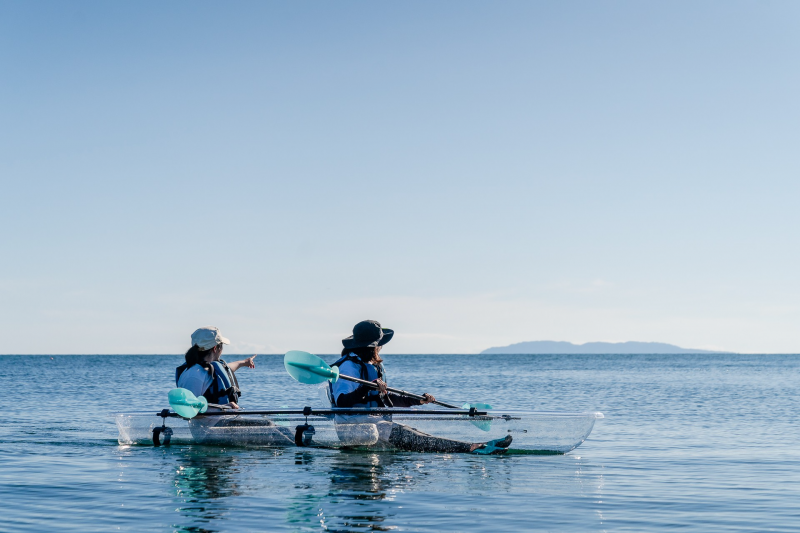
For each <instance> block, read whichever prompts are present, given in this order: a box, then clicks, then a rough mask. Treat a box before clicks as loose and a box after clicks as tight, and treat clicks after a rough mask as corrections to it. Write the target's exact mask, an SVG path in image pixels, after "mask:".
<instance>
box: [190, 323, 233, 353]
mask: <svg viewBox="0 0 800 533" xmlns="http://www.w3.org/2000/svg"><path fill="white" fill-rule="evenodd" d="M220 343H222V344H230V343H231V341H229V340H228V339H226V338H225V337H223V336H222V335H220V334H219V328H215V327H214V326H205V327H202V328H200V329H198V330H197V331H195V332H194V333H192V346H194V345H195V344H196V345H197V347H198V348H200V349H201V350H203V351H205V350H210V349H211V348H213V347H214V346H216V345H217V344H220Z"/></svg>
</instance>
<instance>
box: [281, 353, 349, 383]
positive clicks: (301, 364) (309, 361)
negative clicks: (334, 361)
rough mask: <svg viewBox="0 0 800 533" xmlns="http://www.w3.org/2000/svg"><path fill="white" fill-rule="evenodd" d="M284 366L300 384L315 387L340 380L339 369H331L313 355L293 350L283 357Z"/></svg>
mask: <svg viewBox="0 0 800 533" xmlns="http://www.w3.org/2000/svg"><path fill="white" fill-rule="evenodd" d="M283 366H284V367H286V371H287V372H288V373H289V375H290V376H292V377H293V378H294V379H296V380H297V381H299V382H300V383H305V384H307V385H313V384H315V383H322V382H323V381H333V382H335V381H336V380H337V379H339V369H338V368H337V367H333V368H331V367H330V366H328V364H327V363H326V362H325V361H323V360H322V359H320V358H319V357H317V356H316V355H314V354H313V353H308V352H301V351H300V350H292V351H291V352H286V355H284V356H283Z"/></svg>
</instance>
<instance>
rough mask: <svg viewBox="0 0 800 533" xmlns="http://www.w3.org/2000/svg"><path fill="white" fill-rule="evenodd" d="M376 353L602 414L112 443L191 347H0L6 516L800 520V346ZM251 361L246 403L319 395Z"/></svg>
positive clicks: (442, 395)
mask: <svg viewBox="0 0 800 533" xmlns="http://www.w3.org/2000/svg"><path fill="white" fill-rule="evenodd" d="M382 355H384V356H385V359H386V365H387V369H388V372H389V376H390V378H391V384H392V385H394V386H397V387H401V388H404V389H406V390H410V391H415V392H426V391H427V392H431V393H433V394H435V395H436V396H437V398H439V399H441V400H445V401H446V400H451V401H454V402H463V401H484V402H488V403H491V404H493V406H494V407H495V408H525V409H541V410H564V411H586V410H591V411H595V410H597V411H602V412H603V413H604V414H605V418H604V419H601V420H598V421H597V424H595V427H594V431H593V432H592V434H591V435H590V436H589V438H588V439H587V440H586V442H585V443H584V444H583V445H582V446H580V447H579V448H577V449H576V450H574V451H573V452H571V453H569V454H567V455H561V456H506V457H503V456H473V455H439V454H422V453H387V452H384V453H364V452H351V451H337V450H322V449H298V448H285V449H244V448H213V447H203V446H172V447H161V448H153V447H150V446H120V445H119V444H118V443H117V430H116V427H115V425H114V421H113V418H112V417H111V416H110V413H112V412H115V411H137V410H142V409H153V410H158V409H161V408H163V407H165V406H166V397H167V391H169V389H170V388H172V387H173V376H174V369H175V367H176V366H177V365H178V364H180V363H181V362H182V359H183V358H182V356H180V355H171V356H130V355H109V356H97V355H93V356H0V368H1V369H2V370H0V384H2V388H3V394H2V396H1V397H2V400H0V405H1V407H2V408H1V409H0V531H3V532H15V531H65V532H66V531H76V532H90V531H103V532H106V531H136V532H142V531H193V532H212V531H230V532H236V533H241V532H247V531H463V532H483V531H486V532H497V531H673V530H680V531H800V445H799V444H798V442H799V441H800V438H799V437H800V416H799V415H800V395H798V388H800V372H799V371H800V356H794V355H587V356H583V355H513V356H503V355H491V356H477V355H446V356H445V355H393V354H391V353H386V354H382ZM227 359H228V360H232V359H234V358H233V357H231V356H227ZM328 359H329V361H331V360H332V359H333V358H332V357H329V358H328ZM256 363H257V367H256V368H255V369H254V370H249V369H243V370H241V371H240V372H238V373H237V375H238V376H239V381H240V384H241V386H242V388H243V390H244V391H245V394H244V396H243V398H242V402H241V403H242V404H243V405H244V406H247V407H250V408H254V407H277V406H281V405H289V406H292V407H296V406H299V407H302V406H303V405H312V406H317V405H320V400H319V399H318V397H317V390H316V388H315V387H313V386H308V385H300V384H298V383H296V382H294V381H292V379H291V378H289V377H288V376H287V375H286V373H285V371H284V370H283V365H282V357H281V356H275V355H260V356H259V357H258V358H257V359H256Z"/></svg>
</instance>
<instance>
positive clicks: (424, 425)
mask: <svg viewBox="0 0 800 533" xmlns="http://www.w3.org/2000/svg"><path fill="white" fill-rule="evenodd" d="M114 417H115V419H116V423H117V427H118V428H119V443H120V444H125V445H136V444H138V445H150V446H153V445H156V446H159V445H167V444H202V445H216V446H244V447H288V446H300V447H324V448H363V449H386V450H392V449H401V450H402V449H406V450H408V449H412V450H417V451H423V452H425V451H434V452H436V451H442V450H445V451H446V450H449V449H451V448H448V447H447V446H448V444H447V443H456V444H461V443H485V442H489V441H495V440H505V441H506V442H508V441H509V440H510V441H511V442H510V445H508V453H522V454H525V453H528V454H564V453H567V452H569V451H571V450H574V449H575V448H577V447H578V446H580V445H581V444H582V443H583V442H584V441H585V440H586V438H587V437H588V436H589V434H590V433H591V431H592V428H593V427H594V423H595V421H596V420H597V419H598V418H603V414H602V413H598V412H583V413H565V412H549V411H515V410H505V411H501V410H491V411H488V410H485V411H478V410H476V409H472V410H450V409H344V408H339V409H337V408H333V409H316V408H314V409H312V408H308V407H306V408H304V409H302V410H300V409H294V410H293V409H275V410H263V411H262V410H244V409H243V410H237V411H236V412H235V414H233V413H232V412H230V411H223V412H208V413H205V414H199V415H197V416H196V417H194V418H192V419H191V420H190V419H186V418H183V417H181V416H179V415H177V414H176V413H174V412H172V411H169V410H166V409H165V410H163V411H161V412H153V411H149V412H137V413H118V414H115V415H114ZM402 435H407V436H410V437H411V442H412V443H419V442H421V443H423V444H422V445H418V446H417V447H416V448H415V447H414V446H415V445H412V446H411V447H409V446H408V445H407V443H405V442H404V441H403V440H402V439H398V438H396V437H398V436H402ZM509 436H510V437H511V439H508V437H509ZM424 443H434V444H433V447H430V446H427V445H426V444H424ZM441 443H444V448H442V447H440V446H439V445H440V444H441ZM452 449H454V450H455V449H456V448H452Z"/></svg>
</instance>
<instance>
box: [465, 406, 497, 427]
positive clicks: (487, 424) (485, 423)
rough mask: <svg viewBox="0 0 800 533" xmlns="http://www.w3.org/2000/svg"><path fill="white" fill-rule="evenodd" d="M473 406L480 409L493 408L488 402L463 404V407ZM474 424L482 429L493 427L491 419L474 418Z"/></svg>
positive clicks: (469, 407)
mask: <svg viewBox="0 0 800 533" xmlns="http://www.w3.org/2000/svg"><path fill="white" fill-rule="evenodd" d="M472 407H474V408H475V409H478V410H479V411H485V410H487V409H491V408H492V406H491V405H489V404H488V403H465V404H464V405H462V406H461V408H462V409H471V408H472ZM472 425H473V426H475V427H476V428H478V429H480V430H481V431H489V430H490V429H492V421H491V420H472Z"/></svg>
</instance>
